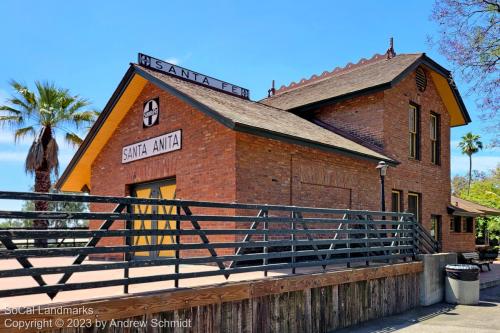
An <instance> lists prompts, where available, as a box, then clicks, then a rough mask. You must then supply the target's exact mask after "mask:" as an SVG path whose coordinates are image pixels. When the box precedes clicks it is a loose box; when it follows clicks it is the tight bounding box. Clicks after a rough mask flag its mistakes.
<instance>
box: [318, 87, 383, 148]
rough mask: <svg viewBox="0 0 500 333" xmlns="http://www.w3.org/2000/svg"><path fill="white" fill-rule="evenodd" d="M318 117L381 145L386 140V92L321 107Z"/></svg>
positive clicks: (358, 136) (367, 140)
mask: <svg viewBox="0 0 500 333" xmlns="http://www.w3.org/2000/svg"><path fill="white" fill-rule="evenodd" d="M316 118H318V119H319V120H321V121H323V122H325V123H327V124H331V125H333V126H335V127H337V128H340V129H341V130H344V131H346V132H348V133H349V134H351V135H353V136H355V137H357V138H360V139H362V140H364V141H366V142H369V143H371V144H374V145H376V146H379V147H381V146H382V145H383V141H384V93H383V92H379V93H375V94H371V95H367V96H361V97H358V98H354V99H350V100H347V101H343V102H340V103H336V104H331V105H327V106H324V107H321V108H320V109H318V110H317V111H316Z"/></svg>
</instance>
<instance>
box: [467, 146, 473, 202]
mask: <svg viewBox="0 0 500 333" xmlns="http://www.w3.org/2000/svg"><path fill="white" fill-rule="evenodd" d="M471 179H472V154H470V155H469V186H468V187H467V195H469V194H470V182H471Z"/></svg>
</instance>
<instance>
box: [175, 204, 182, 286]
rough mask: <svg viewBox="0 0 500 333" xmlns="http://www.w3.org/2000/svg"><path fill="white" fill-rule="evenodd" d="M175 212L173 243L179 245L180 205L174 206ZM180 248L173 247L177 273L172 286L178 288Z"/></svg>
mask: <svg viewBox="0 0 500 333" xmlns="http://www.w3.org/2000/svg"><path fill="white" fill-rule="evenodd" d="M175 210H176V212H175V214H176V215H177V219H176V220H175V230H176V234H175V244H177V245H179V244H180V243H181V235H180V230H181V219H180V215H181V207H180V206H176V207H175ZM180 257H181V256H180V250H179V248H176V249H175V259H176V262H175V267H174V269H175V274H176V275H177V276H176V278H175V280H174V286H175V288H179V277H178V274H179V271H180V270H179V259H180Z"/></svg>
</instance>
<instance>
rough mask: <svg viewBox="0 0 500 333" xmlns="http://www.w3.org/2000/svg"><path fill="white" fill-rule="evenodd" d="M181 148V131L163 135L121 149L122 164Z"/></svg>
mask: <svg viewBox="0 0 500 333" xmlns="http://www.w3.org/2000/svg"><path fill="white" fill-rule="evenodd" d="M181 147H182V131H181V130H177V131H175V132H171V133H167V134H163V135H160V136H157V137H154V138H151V139H147V140H144V141H141V142H137V143H133V144H131V145H128V146H125V147H123V148H122V163H130V162H133V161H137V160H142V159H143V158H148V157H151V156H156V155H161V154H165V153H169V152H172V151H176V150H179V149H181Z"/></svg>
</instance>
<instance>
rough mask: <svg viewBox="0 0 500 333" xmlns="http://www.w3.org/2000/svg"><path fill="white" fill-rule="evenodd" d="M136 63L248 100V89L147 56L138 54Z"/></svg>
mask: <svg viewBox="0 0 500 333" xmlns="http://www.w3.org/2000/svg"><path fill="white" fill-rule="evenodd" d="M138 63H139V65H140V66H143V67H146V68H150V69H152V70H155V71H158V72H161V73H164V74H168V75H171V76H175V77H177V78H180V79H183V80H186V81H190V82H194V83H197V84H199V85H202V86H205V87H208V88H212V89H215V90H219V91H222V92H225V93H227V94H230V95H233V96H237V97H241V98H244V99H250V91H249V90H248V89H245V88H242V87H240V86H237V85H234V84H231V83H228V82H225V81H222V80H219V79H215V78H213V77H210V76H207V75H204V74H200V73H198V72H195V71H192V70H190V69H187V68H184V67H181V66H177V65H174V64H171V63H169V62H166V61H163V60H160V59H157V58H154V57H151V56H148V55H146V54H143V53H139V54H138Z"/></svg>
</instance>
